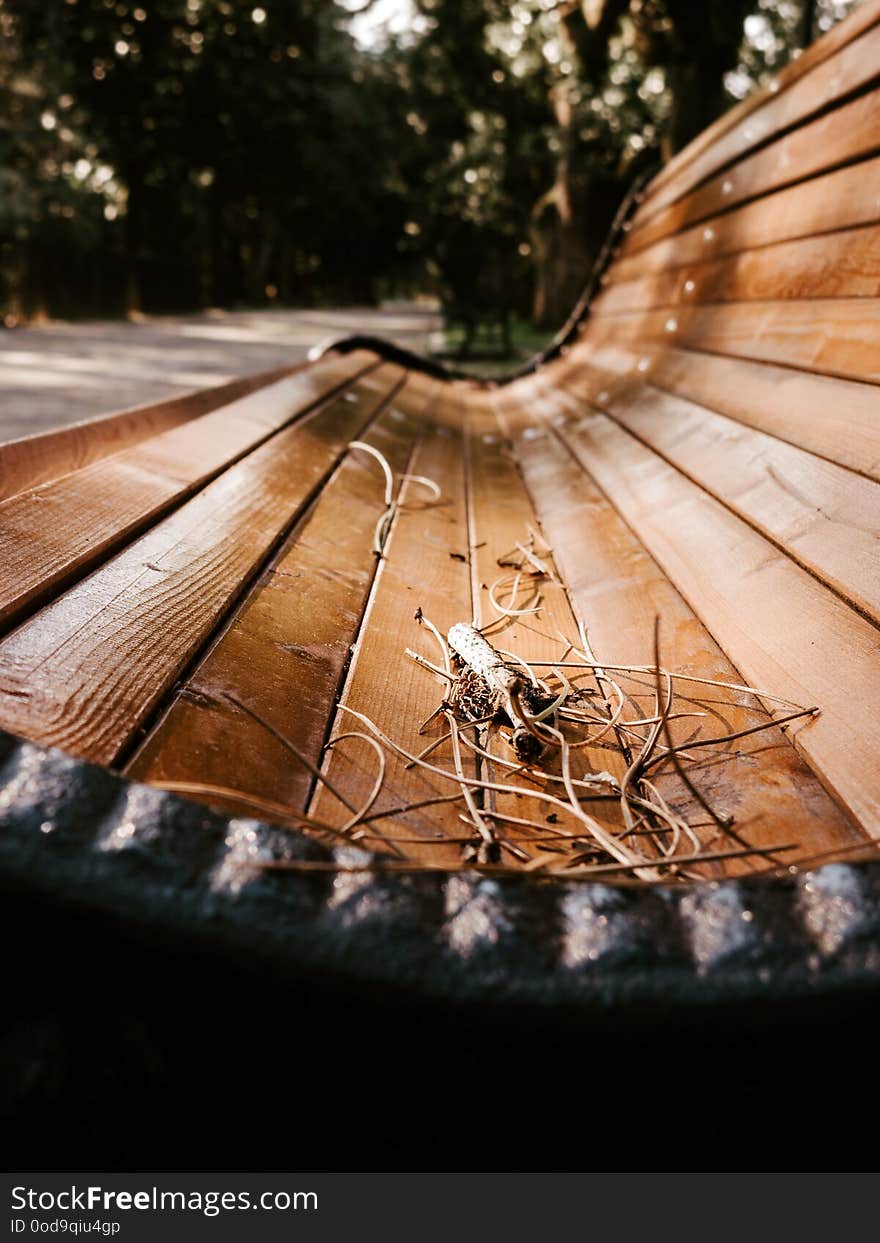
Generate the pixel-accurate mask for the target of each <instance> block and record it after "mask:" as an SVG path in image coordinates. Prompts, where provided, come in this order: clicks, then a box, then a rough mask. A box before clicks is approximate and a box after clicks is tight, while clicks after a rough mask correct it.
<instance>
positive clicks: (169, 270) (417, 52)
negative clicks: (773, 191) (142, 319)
mask: <svg viewBox="0 0 880 1243" xmlns="http://www.w3.org/2000/svg"><path fill="white" fill-rule="evenodd" d="M853 7H855V4H854V3H853V2H852V0H778V2H772V0H513V2H507V3H505V2H502V0H372V3H370V2H369V0H256V2H255V0H0V320H2V322H3V323H4V324H5V325H6V326H7V327H15V326H16V325H19V324H22V323H28V322H31V323H34V322H38V321H40V320H44V319H46V318H52V319H59V318H61V319H77V318H83V317H86V318H88V317H92V318H94V317H104V318H106V317H113V316H124V315H131V314H133V313H137V312H141V313H144V312H146V313H151V314H156V313H175V314H181V313H187V312H192V311H198V310H203V309H205V308H211V307H220V308H231V309H235V308H251V309H253V308H260V307H266V306H270V307H284V306H296V307H328V306H336V307H339V306H346V305H351V304H359V305H370V304H374V305H375V304H378V303H380V302H383V301H387V300H388V299H394V298H409V299H412V298H417V297H425V296H430V297H433V298H436V299H439V301H440V303H441V305H442V307H443V309H444V311H445V313H446V320H447V332H448V339H447V341H448V343H449V344H451V345H452V346H455V344H456V341H457V343H458V345H461V343H462V341H463V339H464V335H465V328H466V326H467V325H470V326H471V327H472V328H473V327H474V326H476V336H477V337H479V334H480V332H492V331H496V332H497V331H499V330H501V329H502V328H506V329H507V330H508V332H509V331H510V330H511V325H513V328H512V331H513V337H514V345H515V346H516V347H519V348H521V347H523V346H524V344H528V343H529V341H530V337H529V334H531V333H534V334H538V336H540V334H541V333H542V332H548V331H550V330H552V329H554V328H556V327H557V326H558V325H559V324H560V323H561V321H562V320H563V319H564V317H565V315H566V313H567V312H568V310H569V309H570V307H571V305H572V303H573V302H574V300H575V298H576V297H577V294H578V293H579V291H580V289H581V287H582V286H583V284H584V283H585V280H586V278H587V275H588V273H589V269H590V265H591V263H592V261H593V259H594V257H595V255H596V252H597V250H598V248H599V246H600V244H601V240H602V237H603V235H604V233H605V230H606V229H607V227H608V224H609V221H610V219H611V217H612V215H613V212H614V209H615V207H616V205H617V203H618V202H619V200H620V198H621V196H622V194H623V192H624V190H625V188H626V186H627V185H628V184H629V183H630V182H631V181H632V179H633V177H634V176H635V175H636V173H637V172H639V171H640V170H641V169H643V168H645V167H647V166H649V165H651V164H653V163H656V162H658V161H661V160H663V159H665V158H668V156H669V155H670V154H672V153H673V152H674V151H676V150H677V149H679V148H680V147H682V146H683V145H684V144H685V143H686V142H687V141H688V140H689V139H690V138H691V137H693V136H694V135H695V134H696V133H697V132H699V130H701V129H702V128H703V127H704V126H705V125H706V124H707V123H708V122H710V121H711V120H712V119H713V118H714V117H715V116H717V115H718V114H719V113H720V112H722V111H723V110H724V109H725V108H727V107H728V106H730V104H731V103H733V102H734V101H735V100H737V99H739V98H742V97H743V96H745V95H746V94H747V93H748V92H749V91H750V90H752V89H753V88H754V86H755V85H756V84H757V83H760V82H762V81H764V80H766V79H767V78H769V77H771V76H772V75H773V74H774V73H775V72H777V71H778V69H779V68H780V67H781V66H782V65H784V64H785V63H786V61H788V60H789V59H790V58H791V57H793V56H796V55H798V53H799V51H800V49H802V48H803V47H804V46H805V45H806V44H808V43H809V42H811V41H812V39H813V38H814V37H815V36H817V35H818V34H820V33H821V32H823V31H825V30H827V29H829V28H830V26H831V25H833V23H834V22H836V21H838V20H839V19H840V18H842V17H843V16H845V15H846V13H848V12H849V11H850V10H851V9H852V8H853ZM456 334H458V335H457V336H456ZM471 344H472V347H473V348H476V347H475V345H474V343H473V342H472V343H471ZM505 348H506V349H508V351H509V349H510V348H511V347H510V346H509V345H508V346H507V347H505Z"/></svg>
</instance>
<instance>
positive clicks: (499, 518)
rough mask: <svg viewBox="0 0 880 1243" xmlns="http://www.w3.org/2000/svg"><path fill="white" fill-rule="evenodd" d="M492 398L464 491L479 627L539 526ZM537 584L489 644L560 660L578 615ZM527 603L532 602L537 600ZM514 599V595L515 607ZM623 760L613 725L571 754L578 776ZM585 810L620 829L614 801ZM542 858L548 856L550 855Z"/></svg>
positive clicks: (530, 804) (534, 805) (527, 805)
mask: <svg viewBox="0 0 880 1243" xmlns="http://www.w3.org/2000/svg"><path fill="white" fill-rule="evenodd" d="M493 404H494V406H495V409H494V410H493V409H492V408H491V406H490V408H489V409H487V410H485V412H481V411H480V409H479V407H478V405H477V403H476V402H474V401H471V402H470V403H469V418H468V428H469V433H470V434H469V438H468V439H469V450H468V460H469V468H470V470H469V478H470V487H469V497H470V507H471V523H472V539H473V549H474V551H473V557H474V567H475V570H476V584H477V599H478V601H479V607H478V609H477V616H478V618H479V622H480V625H483V626H484V625H486V624H488V623H490V622H493V621H496V620H498V619H499V617H500V616H501V615H500V614H498V613H497V612H496V610H495V609H494V607H493V606H492V603H491V601H490V599H489V592H488V590H487V588H488V585H490V584H491V583H492V582H493V581H494V580H496V579H498V578H499V577H500V576H501V575H504V574H507V575H509V574H510V570H509V569H505V568H504V566H503V564H500V563H504V562H507V563H509V560H510V555H511V554H513V556H514V558H516V557H517V548H516V545H517V543H520V544H523V543H525V544H527V543H528V540H529V531H530V530H533V531H536V532H537V533H538V534H539V535H540V533H541V522H540V518H539V516H538V513H537V512H536V510H535V507H534V505H533V504H532V500H531V498H530V496H529V494H528V492H527V490H526V488H525V485H524V483H523V479H522V476H521V474H520V471H519V469H518V467H517V464H516V462H515V461H514V460H513V458H512V456H511V452H510V445H509V442H508V440H507V438H506V436H502V435H501V434H500V433H501V430H502V429H501V425H499V422H498V414H499V413H502V412H503V411H504V410H505V409H506V408H507V407H506V403H505V402H504V400H503V397H499V399H498V400H497V401H496V402H495V403H493ZM548 561H549V562H550V563H551V564H552V557H548ZM538 590H539V592H540V605H539V607H540V609H541V611H540V613H539V614H538V615H536V616H526V617H523V618H520V619H518V618H509V619H508V620H507V621H506V622H504V621H503V620H502V624H501V625H500V627H498V628H496V629H493V631H492V643H493V644H495V645H496V646H497V647H499V648H504V649H506V650H507V651H509V652H514V653H516V655H518V656H519V657H521V658H522V659H523V660H527V661H538V660H543V661H553V660H557V661H558V660H560V659H562V658H563V656H564V655H565V650H566V640H567V641H569V642H572V643H575V644H577V643H578V642H579V636H578V630H577V619H576V617H575V615H574V613H573V612H572V608H571V604H570V601H569V598H568V595H567V593H566V590H565V587H564V586H563V584H562V583H561V582H558V583H554V582H552V581H550V580H547V579H545V580H543V581H541V582H540V584H539V586H538ZM496 598H500V599H501V601H502V602H504V601H505V599H509V596H507V597H506V596H505V593H504V592H499V593H497V595H496ZM529 603H530V602H529V601H528V599H527V593H523V597H522V600H521V602H520V604H521V606H522V607H528V606H529ZM531 603H532V605H534V603H535V602H534V601H532V602H531ZM516 606H517V604H516V602H514V607H516ZM562 636H565V638H564V639H563V637H562ZM540 672H541V673H549V672H550V671H549V670H541V671H540ZM583 685H584V686H585V688H586V689H587V690H588V691H589V692H590V693H591V694H593V695H598V687H597V684H596V681H595V679H594V678H593V677H592V676H588V677H587V678H586V679H585V681H584V683H583ZM490 749H491V750H492V752H493V754H495V755H497V756H498V757H499V759H500V760H502V761H507V762H510V761H511V760H514V759H515V757H514V756H513V753H512V751H511V749H510V747H509V746H507V745H506V744H505V743H504V742H503V741H501V740H500V739H496V740H493V741H492V742H491V744H490ZM627 767H628V761H627V759H626V757H625V754H624V753H623V751H622V750H621V747H620V742H619V739H618V737H617V735H616V734H615V733H613V732H612V733H611V734H610V735H609V736H608V737H607V738H605V739H603V740H602V741H601V742H599V743H597V744H596V745H595V746H586V747H583V748H581V749H579V750H578V751H577V752H576V753H575V754H574V763H573V771H574V774H575V776H578V777H580V776H581V775H584V774H586V773H594V772H610V773H611V774H612V776H614V777H615V778H617V779H618V780H620V779H621V778H622V777H623V775H624V773H625V771H626V769H627ZM484 768H485V766H484ZM541 768H542V769H543V770H544V771H547V772H550V773H553V774H555V775H557V776H558V775H559V773H560V771H561V770H560V767H559V764H558V763H556V762H555V760H554V756H553V753H552V750H550V749H546V750H545V752H544V755H543V756H542V759H541ZM505 775H506V770H505V769H504V768H503V766H502V765H501V764H499V765H497V766H495V767H494V770H493V779H494V780H496V781H502V782H503V781H504V780H505ZM516 781H517V783H519V784H521V783H522V779H521V778H516ZM534 784H535V787H536V788H539V782H537V781H535V782H534ZM547 789H548V790H549V791H550V793H552V794H554V795H555V796H556V797H557V798H562V799H563V801H564V800H565V792H564V789H563V788H562V787H561V786H560V785H558V784H549V783H548V784H547ZM606 793H607V791H606ZM490 805H491V806H492V807H494V809H495V810H496V811H498V812H499V813H500V814H504V815H512V816H516V817H519V818H525V819H531V820H533V821H537V822H538V823H542V822H544V821H545V820H546V816H547V814H548V813H550V814H552V815H553V816H554V820H553V821H552V822H551V823H552V824H554V825H555V828H556V831H557V832H567V833H569V834H583V832H584V826H583V824H582V823H580V822H579V821H578V820H577V819H576V817H574V816H572V815H568V814H566V813H565V812H562V811H560V810H559V809H558V808H555V807H553V808H551V807H548V806H546V805H544V806H542V805H541V804H540V803H539V802H538V801H537V800H535V799H533V798H529V797H527V796H517V795H502V794H499V795H493V796H491V797H490ZM587 810H588V811H589V813H590V815H592V816H593V817H594V818H595V819H596V820H598V822H599V823H600V824H601V825H603V827H605V828H607V829H608V830H609V831H611V832H613V833H615V834H617V833H620V831H621V828H622V827H623V821H622V816H621V812H620V807H619V804H618V802H617V801H616V800H612V801H609V800H597V801H595V802H592V803H588V804H587ZM497 827H498V830H499V833H500V834H502V835H504V834H505V833H511V834H512V835H513V836H515V838H516V844H517V845H518V846H519V847H520V849H523V850H525V851H526V853H527V854H529V855H531V856H532V857H535V856H536V855H537V854H539V853H541V852H540V851H538V850H537V849H536V848H535V847H534V845H533V844H532V843H530V840H529V836H530V835H529V834H528V833H522V832H521V831H520V830H516V829H513V828H512V827H511V828H510V829H508V826H506V825H504V824H503V823H499V824H498V826H497ZM548 831H549V830H548ZM544 857H545V858H547V855H546V854H545V855H544ZM504 862H506V863H510V862H511V858H510V857H504Z"/></svg>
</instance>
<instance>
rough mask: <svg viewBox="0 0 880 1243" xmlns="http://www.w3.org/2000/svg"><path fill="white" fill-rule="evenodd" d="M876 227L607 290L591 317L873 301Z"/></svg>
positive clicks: (878, 250) (877, 278)
mask: <svg viewBox="0 0 880 1243" xmlns="http://www.w3.org/2000/svg"><path fill="white" fill-rule="evenodd" d="M878 294H880V228H878V226H877V225H866V226H864V227H862V228H858V229H847V230H845V231H844V232H841V233H826V234H823V235H822V236H820V237H802V238H798V239H797V240H796V241H792V242H780V243H778V244H777V245H775V246H764V247H762V248H761V249H760V250H747V251H742V252H740V253H739V254H736V255H730V256H728V257H727V258H724V259H715V260H712V261H711V262H709V263H697V264H688V265H685V266H684V267H676V268H670V269H669V270H668V271H666V272H657V273H654V274H653V275H651V276H644V277H640V278H638V279H636V280H631V281H620V282H616V283H615V284H613V285H608V286H606V287H605V289H604V290H603V291H602V293H601V294H600V295H599V297H598V298H597V299H596V301H595V303H594V305H593V307H592V314H593V315H596V316H601V315H615V314H620V313H621V312H623V311H633V310H646V309H648V308H652V307H673V308H674V307H676V306H678V305H680V304H682V303H685V304H693V303H707V302H744V301H748V300H763V301H769V300H772V299H783V298H876V297H877V296H878Z"/></svg>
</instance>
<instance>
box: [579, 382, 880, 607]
mask: <svg viewBox="0 0 880 1243" xmlns="http://www.w3.org/2000/svg"><path fill="white" fill-rule="evenodd" d="M554 391H555V395H556V400H557V402H562V400H563V399H562V396H561V395H560V394H559V393H558V390H554ZM599 392H602V396H603V398H604V400H603V401H602V402H598V401H597V400H596V395H597V394H598V393H599ZM588 401H592V402H594V403H595V404H596V405H597V406H599V408H601V409H602V410H603V412H604V413H605V414H608V415H609V416H611V417H612V418H614V419H615V420H616V421H617V422H618V423H620V424H621V425H622V426H623V427H625V428H626V429H627V431H630V432H632V434H633V435H634V436H637V437H638V439H639V440H641V441H642V442H643V443H644V444H646V445H648V446H649V447H650V448H652V449H654V450H655V451H656V452H657V453H659V454H660V455H661V456H662V457H664V458H665V459H666V460H667V461H668V462H670V463H671V464H672V465H673V466H675V467H677V468H678V469H679V470H680V471H682V472H683V473H684V474H686V475H687V476H688V477H689V478H691V479H692V480H693V481H694V482H695V483H698V484H699V485H700V486H701V487H703V488H705V489H706V490H707V491H708V492H711V493H712V495H713V496H715V497H717V498H718V499H719V500H720V501H722V502H724V504H726V505H727V506H728V507H729V508H730V509H732V510H733V511H734V513H737V514H739V516H740V517H741V518H744V519H745V521H747V522H748V523H749V524H750V525H752V526H754V527H755V528H756V529H757V530H759V531H760V532H761V533H762V534H763V535H765V536H767V537H768V538H769V539H772V540H773V541H774V542H775V543H777V544H779V545H780V546H781V547H782V548H783V550H784V551H786V552H788V553H789V555H790V556H792V557H794V558H795V559H796V560H797V561H798V562H800V564H801V565H803V566H805V567H806V568H807V569H808V570H810V572H811V573H813V574H815V575H816V577H817V578H820V579H822V580H823V582H826V583H828V584H829V585H830V586H831V587H832V588H833V589H834V590H835V591H836V592H838V594H840V595H842V596H843V597H844V598H845V599H847V600H848V601H849V602H850V603H852V604H854V605H855V606H856V607H857V608H859V609H860V610H861V611H862V612H865V613H867V614H868V615H869V616H870V617H872V618H873V619H874V620H875V621H878V622H880V484H878V483H876V482H875V481H874V480H871V479H865V478H864V477H863V476H861V475H854V474H853V473H852V472H851V471H848V470H846V469H845V468H844V467H842V466H837V465H835V464H834V463H833V462H827V461H824V460H823V459H822V458H818V457H815V456H814V455H813V454H811V453H806V452H804V450H803V449H797V448H795V447H793V446H792V445H789V444H786V443H785V442H784V441H781V440H777V439H776V438H775V437H773V436H767V435H764V434H763V433H762V432H757V431H754V430H753V429H752V428H749V427H744V426H743V425H742V424H741V423H737V422H735V421H734V420H732V419H728V418H725V417H724V415H720V414H716V413H715V412H714V411H712V410H707V409H706V408H705V407H703V406H700V405H697V404H696V403H695V402H690V401H686V400H685V399H683V398H681V397H677V396H674V395H673V394H670V393H664V392H661V391H660V390H658V389H655V388H654V387H653V386H652V385H650V384H645V383H644V382H642V381H641V380H630V379H626V380H624V381H623V382H621V381H619V380H618V379H617V378H616V377H614V376H609V375H608V373H607V372H602V371H599V370H592V369H589V370H586V371H585V372H584V374H583V376H582V377H581V379H580V381H579V383H578V385H577V393H576V396H575V397H574V399H573V400H571V401H569V402H566V403H565V408H566V409H567V410H568V411H569V413H570V414H571V416H572V417H573V418H574V419H577V418H578V417H580V416H581V415H583V414H585V413H588V412H589V410H590V406H589V405H588V404H587V403H588Z"/></svg>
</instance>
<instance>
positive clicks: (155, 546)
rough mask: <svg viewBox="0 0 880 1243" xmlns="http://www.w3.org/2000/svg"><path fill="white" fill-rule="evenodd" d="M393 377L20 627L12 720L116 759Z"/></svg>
mask: <svg viewBox="0 0 880 1243" xmlns="http://www.w3.org/2000/svg"><path fill="white" fill-rule="evenodd" d="M397 374H400V373H399V372H398V373H397ZM392 383H393V369H389V372H388V375H387V380H386V385H385V392H384V394H383V393H377V392H376V390H375V387H373V386H370V387H367V385H363V386H361V387H360V388H359V390H358V392H357V393H356V394H355V400H353V401H348V400H346V398H347V397H348V396H349V394H343V395H342V396H341V397H338V398H337V399H335V400H333V401H331V402H330V403H329V404H327V405H325V406H323V407H322V408H320V409H319V410H318V411H317V412H316V413H314V414H312V415H311V416H309V417H307V418H306V419H304V420H302V421H300V422H298V423H296V424H294V425H293V426H292V427H289V428H285V429H283V430H282V431H280V432H278V433H277V434H276V435H275V436H273V437H272V438H271V439H270V440H268V441H266V442H265V443H264V444H263V445H261V446H260V447H259V448H258V449H256V450H254V452H252V453H250V454H249V455H248V456H247V457H245V458H243V459H242V460H241V461H239V462H238V463H237V464H236V465H235V466H233V467H231V468H230V469H229V470H227V471H225V472H224V473H223V474H222V475H221V476H220V478H219V479H216V480H215V481H214V482H213V483H211V484H209V485H208V487H206V488H205V489H204V490H203V491H201V492H200V493H199V494H198V495H197V496H195V497H194V498H193V499H192V500H190V501H188V502H187V503H186V504H184V505H182V506H181V507H180V508H179V509H178V510H176V512H175V513H173V514H172V515H171V516H169V517H167V518H165V519H164V520H163V521H161V522H159V523H158V524H157V525H156V526H155V527H153V528H152V529H151V530H150V531H149V532H148V533H147V534H146V535H143V536H141V537H140V538H139V539H137V540H135V541H134V542H133V543H132V544H130V545H129V546H128V547H127V548H126V549H125V550H124V551H123V552H122V553H119V554H118V555H117V556H115V557H114V558H112V560H110V561H108V562H107V563H106V564H105V565H104V566H102V567H101V569H99V570H96V571H95V572H94V573H93V574H91V575H90V576H89V577H87V578H85V579H83V580H82V581H81V582H80V583H78V584H77V585H76V586H75V587H73V588H71V589H70V590H69V591H68V592H67V593H66V594H65V595H63V596H62V597H60V599H58V600H57V601H56V602H55V603H53V604H51V605H49V606H48V607H46V608H45V609H43V610H42V611H41V612H39V613H37V614H36V615H35V616H34V617H33V618H32V619H30V620H29V621H27V622H25V623H24V624H22V625H21V626H19V628H18V629H17V630H15V631H14V632H13V633H12V634H11V635H10V636H8V637H7V638H6V639H5V640H4V641H3V642H2V643H0V724H2V727H3V728H6V729H9V730H11V731H12V732H13V733H19V734H22V735H24V736H25V737H28V738H31V739H33V740H35V741H39V742H43V743H46V744H49V745H55V746H59V747H62V748H64V749H66V750H68V751H71V752H72V753H73V754H75V755H79V756H82V757H83V758H85V759H90V760H94V761H95V762H97V763H103V764H112V763H114V762H116V761H117V759H118V757H119V756H120V753H121V752H122V751H123V749H124V748H125V747H126V746H128V745H130V743H131V742H132V741H133V739H134V736H135V733H136V731H137V730H138V729H139V728H140V727H141V725H142V724H143V722H144V721H145V719H146V718H147V716H148V715H149V713H150V712H151V711H152V710H153V709H154V708H155V707H156V706H157V705H158V703H159V701H160V700H161V697H162V696H163V695H164V694H165V693H166V692H167V691H168V690H169V688H170V687H171V686H172V685H173V683H174V682H175V680H176V679H177V678H178V677H179V676H180V674H181V672H182V670H183V669H184V667H185V666H186V665H187V664H188V663H189V662H190V661H191V660H192V659H193V658H194V657H195V656H196V655H197V653H198V652H199V650H200V649H201V648H202V646H203V645H204V644H205V642H206V641H207V640H208V638H209V637H210V635H211V633H212V631H213V630H214V629H215V628H216V627H217V626H218V624H219V623H221V622H222V620H223V617H224V615H225V614H226V613H227V612H228V611H229V609H230V608H231V607H232V606H233V605H234V604H235V602H236V601H237V599H238V598H240V596H241V595H242V593H243V591H244V589H245V588H247V586H248V585H249V583H250V579H251V577H252V576H253V575H254V574H255V573H257V572H258V571H259V569H260V568H261V566H262V565H263V564H264V562H265V560H266V558H267V557H268V556H269V555H270V554H271V552H272V550H273V547H274V546H275V545H276V544H277V542H278V541H279V540H280V539H282V538H284V536H285V535H286V534H287V532H288V531H289V530H290V529H291V528H292V526H293V524H294V522H295V521H296V519H297V518H298V516H299V515H300V514H301V513H302V511H303V508H304V507H305V506H306V505H307V504H308V503H309V501H310V499H311V498H312V496H313V495H314V494H315V492H316V490H317V489H318V488H320V486H321V484H322V483H323V482H324V481H325V480H326V478H327V477H328V476H329V474H330V473H331V472H332V470H333V468H334V467H335V465H336V463H337V462H338V461H339V459H340V457H341V456H342V454H343V453H344V452H345V450H346V445H347V444H348V442H349V440H351V439H352V438H354V437H356V436H357V435H358V433H359V432H360V431H361V430H362V428H363V427H364V426H365V424H366V423H367V422H368V421H369V419H370V418H371V416H372V413H373V411H374V410H375V409H376V407H377V404H379V403H380V402H381V400H383V399H384V397H385V396H386V395H387V394H388V393H389V392H390V391H392V390H391V385H392Z"/></svg>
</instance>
